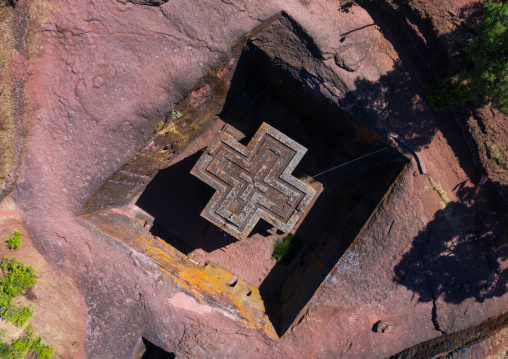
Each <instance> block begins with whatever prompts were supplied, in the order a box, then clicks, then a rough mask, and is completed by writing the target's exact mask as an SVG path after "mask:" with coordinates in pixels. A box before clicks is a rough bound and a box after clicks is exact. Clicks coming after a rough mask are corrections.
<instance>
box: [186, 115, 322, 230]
mask: <svg viewBox="0 0 508 359" xmlns="http://www.w3.org/2000/svg"><path fill="white" fill-rule="evenodd" d="M305 152H307V149H306V148H305V147H303V146H301V145H300V144H298V143H297V142H295V141H293V140H292V139H290V138H289V137H287V136H286V135H284V134H283V133H281V132H279V131H277V130H276V129H275V128H273V127H271V126H270V125H268V124H266V123H263V124H262V125H261V127H260V128H259V130H258V131H257V132H256V134H255V135H254V137H253V138H252V140H251V141H250V143H249V144H248V145H247V147H245V146H243V145H242V144H240V143H238V142H237V141H236V140H235V138H234V137H233V136H231V135H230V134H228V133H226V132H220V133H219V134H218V135H217V136H215V138H214V139H213V140H212V142H211V143H210V145H209V146H208V148H207V149H206V150H205V152H204V153H203V155H202V156H201V157H200V158H199V160H198V162H197V163H196V165H195V166H194V167H193V168H192V170H191V173H192V174H193V175H194V176H196V177H198V178H199V179H201V180H202V181H204V182H205V183H207V184H208V185H210V186H212V187H213V188H215V189H216V190H217V191H216V192H215V194H214V195H213V197H212V199H211V200H210V202H208V204H207V206H206V207H205V209H204V210H203V212H201V216H202V217H204V218H206V219H207V220H209V221H210V222H212V223H213V224H215V225H216V226H218V227H219V228H221V229H222V230H224V231H226V232H227V233H229V234H231V235H232V236H234V237H235V238H237V239H245V238H247V236H248V235H249V233H250V232H251V231H252V229H253V228H254V226H255V225H256V223H257V222H258V221H259V219H260V218H262V219H264V220H265V221H267V222H269V223H271V224H272V225H274V226H275V227H277V228H278V229H280V230H281V231H283V232H286V233H289V232H291V230H292V229H293V227H294V226H295V225H296V224H297V223H298V221H299V220H300V219H301V218H302V217H303V216H304V215H305V214H306V212H307V211H308V210H309V209H310V208H309V205H310V204H311V202H312V199H313V198H314V196H315V195H316V191H315V190H314V188H312V187H311V186H310V185H308V184H307V183H305V182H302V181H300V180H299V179H297V178H296V177H293V176H292V175H291V173H292V172H293V170H294V169H295V167H296V165H297V164H298V163H299V162H300V160H301V159H302V157H303V155H304V154H305Z"/></svg>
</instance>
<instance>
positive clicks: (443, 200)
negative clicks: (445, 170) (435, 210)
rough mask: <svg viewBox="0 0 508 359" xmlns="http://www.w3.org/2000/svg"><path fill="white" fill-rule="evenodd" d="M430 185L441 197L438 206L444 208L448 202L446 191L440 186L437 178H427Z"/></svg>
mask: <svg viewBox="0 0 508 359" xmlns="http://www.w3.org/2000/svg"><path fill="white" fill-rule="evenodd" d="M429 182H430V185H431V186H432V189H433V190H434V191H436V192H437V194H438V195H439V197H440V198H441V201H440V203H439V206H440V207H441V209H444V208H445V207H446V205H447V204H448V203H450V199H449V198H448V195H447V194H446V191H445V190H444V189H443V187H441V184H440V183H439V182H438V181H437V180H432V179H431V178H429Z"/></svg>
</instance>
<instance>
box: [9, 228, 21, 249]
mask: <svg viewBox="0 0 508 359" xmlns="http://www.w3.org/2000/svg"><path fill="white" fill-rule="evenodd" d="M6 242H7V245H8V246H9V248H10V249H14V250H16V249H19V247H20V246H21V233H20V232H18V231H15V232H14V234H13V235H12V236H10V237H9V238H7V240H6Z"/></svg>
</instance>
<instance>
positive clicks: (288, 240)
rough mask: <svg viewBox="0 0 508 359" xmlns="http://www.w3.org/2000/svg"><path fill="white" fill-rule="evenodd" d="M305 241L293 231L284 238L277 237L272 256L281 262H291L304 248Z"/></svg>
mask: <svg viewBox="0 0 508 359" xmlns="http://www.w3.org/2000/svg"><path fill="white" fill-rule="evenodd" d="M302 245H303V242H302V240H301V239H300V238H299V237H297V236H296V235H295V234H293V233H289V234H287V235H286V236H285V237H284V239H283V240H280V239H277V240H276V241H275V243H274V246H273V254H272V258H273V259H275V261H276V262H277V263H279V264H289V263H290V262H291V261H292V260H293V258H294V257H295V256H296V255H297V254H298V252H299V251H300V249H301V248H302Z"/></svg>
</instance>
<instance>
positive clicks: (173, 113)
mask: <svg viewBox="0 0 508 359" xmlns="http://www.w3.org/2000/svg"><path fill="white" fill-rule="evenodd" d="M169 117H170V118H171V119H172V120H174V119H175V118H180V117H182V113H181V112H180V111H178V110H171V115H170V116H169Z"/></svg>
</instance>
